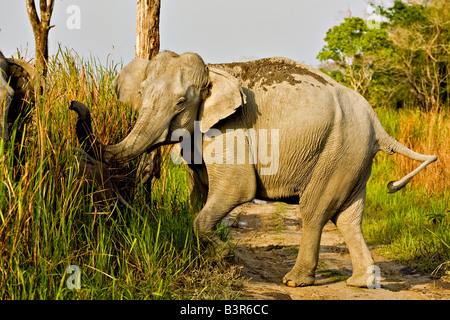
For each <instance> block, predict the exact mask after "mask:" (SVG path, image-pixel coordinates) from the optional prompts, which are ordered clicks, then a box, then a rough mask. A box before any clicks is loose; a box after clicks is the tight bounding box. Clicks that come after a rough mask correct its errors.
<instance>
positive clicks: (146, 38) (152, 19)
mask: <svg viewBox="0 0 450 320" xmlns="http://www.w3.org/2000/svg"><path fill="white" fill-rule="evenodd" d="M160 7H161V0H137V8H136V9H137V10H136V43H135V56H136V58H142V59H151V58H153V57H154V56H155V55H156V54H157V53H158V52H159V12H160Z"/></svg>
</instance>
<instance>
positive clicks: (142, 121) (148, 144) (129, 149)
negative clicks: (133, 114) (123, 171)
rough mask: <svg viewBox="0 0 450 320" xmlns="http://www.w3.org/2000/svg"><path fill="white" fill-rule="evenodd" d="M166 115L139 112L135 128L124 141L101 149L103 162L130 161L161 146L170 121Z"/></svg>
mask: <svg viewBox="0 0 450 320" xmlns="http://www.w3.org/2000/svg"><path fill="white" fill-rule="evenodd" d="M164 118H168V117H167V115H165V117H159V116H158V115H154V116H153V117H152V113H151V112H141V113H140V115H139V117H138V119H137V121H136V124H135V126H134V127H133V129H132V130H131V132H130V133H129V134H128V136H127V137H125V139H123V140H122V141H121V142H119V143H118V144H114V145H107V146H105V147H104V148H103V161H104V162H106V163H113V162H114V163H122V162H127V161H130V160H132V159H134V158H136V157H138V156H140V155H141V154H143V153H144V152H146V151H151V150H154V149H155V148H157V147H158V146H159V145H161V144H162V143H163V142H164V141H165V140H166V137H167V135H168V132H169V123H170V119H164Z"/></svg>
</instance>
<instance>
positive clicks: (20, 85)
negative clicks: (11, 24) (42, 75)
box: [0, 51, 37, 141]
mask: <svg viewBox="0 0 450 320" xmlns="http://www.w3.org/2000/svg"><path fill="white" fill-rule="evenodd" d="M36 79H37V72H36V68H35V67H34V66H33V65H31V64H29V63H28V62H25V61H23V60H19V59H14V58H9V59H7V58H5V56H4V55H3V54H2V52H1V51H0V108H1V109H0V132H1V137H2V138H3V140H5V141H6V140H8V139H9V126H10V124H12V123H14V121H15V120H16V119H17V117H18V116H19V115H20V113H21V112H22V111H23V110H24V107H25V106H26V105H28V103H30V102H33V101H34V89H35V84H36Z"/></svg>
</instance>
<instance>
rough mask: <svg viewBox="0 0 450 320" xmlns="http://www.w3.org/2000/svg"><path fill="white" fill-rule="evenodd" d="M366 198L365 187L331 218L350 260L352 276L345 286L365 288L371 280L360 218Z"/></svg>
mask: <svg viewBox="0 0 450 320" xmlns="http://www.w3.org/2000/svg"><path fill="white" fill-rule="evenodd" d="M365 198H366V187H364V188H363V189H362V190H361V191H360V192H359V194H358V195H357V196H356V197H355V199H354V201H353V202H352V203H351V205H350V206H349V207H347V208H346V209H345V210H344V211H342V212H340V213H338V214H336V216H334V217H333V219H332V220H333V222H334V223H335V224H336V226H337V227H338V229H339V231H340V232H341V233H342V235H343V236H344V241H345V243H346V244H347V247H348V250H349V252H350V257H351V259H352V265H353V274H352V276H351V277H350V278H349V279H348V280H347V285H350V286H356V287H367V286H368V285H371V283H369V280H370V279H372V278H373V275H372V271H373V270H374V269H373V265H374V261H373V258H372V255H371V254H370V251H369V248H368V247H367V244H366V241H365V240H364V236H363V234H362V228H361V223H362V216H363V210H364V203H365Z"/></svg>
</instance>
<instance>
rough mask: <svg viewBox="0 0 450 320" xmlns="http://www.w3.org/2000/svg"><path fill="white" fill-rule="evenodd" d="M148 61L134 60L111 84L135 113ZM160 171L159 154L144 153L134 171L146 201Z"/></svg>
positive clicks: (158, 150) (139, 100) (140, 100)
mask: <svg viewBox="0 0 450 320" xmlns="http://www.w3.org/2000/svg"><path fill="white" fill-rule="evenodd" d="M148 64H149V60H145V59H135V60H133V62H132V63H129V64H128V65H126V66H125V67H124V68H123V69H122V70H121V72H120V73H119V74H118V75H117V76H116V78H115V79H114V81H113V83H112V87H113V88H114V90H115V92H116V95H117V97H118V99H119V101H121V102H123V103H124V104H125V105H128V106H130V107H132V108H133V109H134V110H135V111H138V112H139V110H140V108H141V105H142V99H141V95H139V94H137V92H138V91H139V86H140V84H141V83H142V81H144V80H145V78H146V75H147V70H146V68H147V66H148ZM160 169H161V152H160V149H155V150H153V151H151V152H146V153H144V154H143V156H142V157H141V161H140V163H139V168H138V170H137V171H136V177H137V178H140V179H142V182H143V183H144V185H145V186H146V188H147V199H148V200H150V196H151V182H152V179H153V177H156V178H159V174H160Z"/></svg>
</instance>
